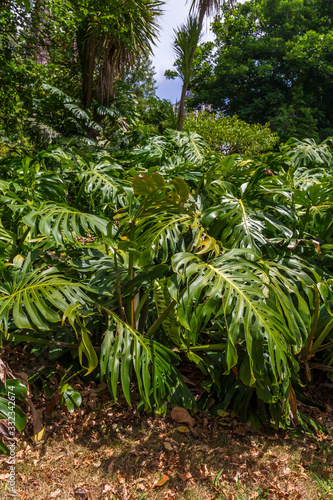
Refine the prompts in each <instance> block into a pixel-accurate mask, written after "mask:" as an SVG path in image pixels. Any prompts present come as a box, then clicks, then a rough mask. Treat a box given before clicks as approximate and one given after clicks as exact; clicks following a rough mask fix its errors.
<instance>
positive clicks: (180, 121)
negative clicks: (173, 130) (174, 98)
mask: <svg viewBox="0 0 333 500" xmlns="http://www.w3.org/2000/svg"><path fill="white" fill-rule="evenodd" d="M186 91H187V85H186V83H185V82H184V83H183V88H182V95H181V96H180V101H179V111H178V128H177V130H179V131H180V132H181V131H182V130H183V123H184V112H185V98H186Z"/></svg>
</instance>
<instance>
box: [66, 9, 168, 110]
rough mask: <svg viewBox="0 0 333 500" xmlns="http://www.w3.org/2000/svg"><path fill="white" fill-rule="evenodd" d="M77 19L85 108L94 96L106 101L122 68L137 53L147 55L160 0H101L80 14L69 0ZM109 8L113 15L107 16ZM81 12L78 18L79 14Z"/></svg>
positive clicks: (156, 32) (156, 27)
mask: <svg viewBox="0 0 333 500" xmlns="http://www.w3.org/2000/svg"><path fill="white" fill-rule="evenodd" d="M71 2H72V4H73V5H74V8H75V9H77V11H78V15H77V19H80V21H79V23H78V26H77V31H76V42H77V48H78V53H79V57H80V63H81V73H82V85H83V99H82V104H83V106H84V108H89V107H90V105H91V102H92V99H93V95H94V91H95V75H96V72H98V77H97V86H96V97H97V98H98V99H100V100H101V101H102V102H103V103H108V101H109V99H110V98H112V97H113V95H114V81H115V78H116V77H117V76H118V75H119V73H120V72H121V70H123V69H124V68H128V67H131V66H133V64H134V61H135V60H136V59H137V57H138V55H145V56H148V55H149V53H151V50H152V46H153V45H154V43H155V41H154V40H155V39H156V37H157V34H158V28H159V26H158V23H157V18H158V16H159V15H160V14H161V6H162V5H163V1H160V0H140V1H139V0H131V1H130V2H128V3H127V4H126V3H124V2H122V1H119V0H104V1H103V3H102V4H101V3H99V4H98V7H94V5H93V4H92V5H91V9H92V11H91V12H89V14H85V13H84V15H83V16H82V12H80V8H81V7H80V6H77V4H76V1H75V0H71ZM110 11H112V12H113V15H112V16H110ZM79 14H81V18H80V16H79Z"/></svg>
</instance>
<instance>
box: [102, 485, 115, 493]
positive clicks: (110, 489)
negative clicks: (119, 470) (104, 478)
mask: <svg viewBox="0 0 333 500" xmlns="http://www.w3.org/2000/svg"><path fill="white" fill-rule="evenodd" d="M112 490H113V488H112V485H111V484H108V483H105V484H104V485H103V488H102V495H104V494H105V493H108V492H109V491H112Z"/></svg>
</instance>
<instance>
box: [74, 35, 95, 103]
mask: <svg viewBox="0 0 333 500" xmlns="http://www.w3.org/2000/svg"><path fill="white" fill-rule="evenodd" d="M88 30H89V28H88ZM88 30H87V29H85V28H84V27H82V28H81V30H80V31H79V32H78V33H77V37H76V40H77V48H78V54H79V57H80V62H81V75H82V106H83V108H84V109H88V108H90V106H91V102H92V97H93V86H94V69H95V56H96V32H95V31H92V32H91V33H90V34H88V35H87V31H88Z"/></svg>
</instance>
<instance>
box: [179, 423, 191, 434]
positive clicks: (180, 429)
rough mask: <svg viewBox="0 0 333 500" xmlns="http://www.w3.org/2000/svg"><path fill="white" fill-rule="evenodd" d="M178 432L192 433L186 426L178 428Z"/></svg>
mask: <svg viewBox="0 0 333 500" xmlns="http://www.w3.org/2000/svg"><path fill="white" fill-rule="evenodd" d="M177 431H178V432H182V433H183V434H188V433H189V432H190V429H189V428H188V427H186V425H180V426H179V427H177Z"/></svg>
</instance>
